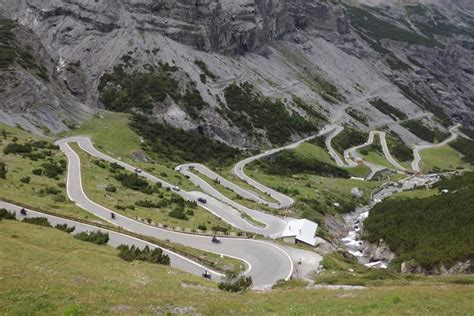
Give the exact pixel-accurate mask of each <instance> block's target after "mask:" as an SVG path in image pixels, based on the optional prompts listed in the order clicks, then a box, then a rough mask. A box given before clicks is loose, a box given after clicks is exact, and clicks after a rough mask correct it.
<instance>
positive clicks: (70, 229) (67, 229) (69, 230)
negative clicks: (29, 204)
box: [54, 224, 76, 234]
mask: <svg viewBox="0 0 474 316" xmlns="http://www.w3.org/2000/svg"><path fill="white" fill-rule="evenodd" d="M54 228H56V229H58V230H60V231H63V232H65V233H68V234H70V233H72V232H73V231H75V230H76V227H75V226H72V227H69V226H67V224H57V225H56V226H54Z"/></svg>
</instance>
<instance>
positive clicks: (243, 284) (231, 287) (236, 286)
mask: <svg viewBox="0 0 474 316" xmlns="http://www.w3.org/2000/svg"><path fill="white" fill-rule="evenodd" d="M252 284H253V282H252V277H250V276H248V277H246V276H243V275H239V274H237V273H235V272H227V273H226V276H225V279H224V280H222V281H221V282H219V284H218V287H219V289H221V290H224V291H228V292H243V291H245V290H247V289H248V288H249V287H251V286H252Z"/></svg>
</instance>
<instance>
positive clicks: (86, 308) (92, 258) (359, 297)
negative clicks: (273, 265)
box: [0, 221, 474, 315]
mask: <svg viewBox="0 0 474 316" xmlns="http://www.w3.org/2000/svg"><path fill="white" fill-rule="evenodd" d="M0 239H1V240H2V242H1V243H0V271H2V273H1V277H2V278H1V282H0V314H5V315H91V314H101V315H108V314H118V313H122V314H131V315H137V314H177V313H188V314H203V315H223V314H236V315H242V314H245V315H289V314H293V315H311V314H314V313H322V314H357V315H360V314H364V315H380V314H387V315H399V314H401V313H405V314H420V313H422V314H423V313H425V314H430V315H436V314H438V315H446V314H466V313H469V312H470V311H472V310H473V308H474V290H473V286H472V285H455V284H437V283H433V284H414V285H408V286H404V287H400V286H390V287H377V288H376V289H373V288H367V289H362V290H354V291H341V290H324V289H323V290H314V289H305V288H303V287H302V286H304V285H305V284H304V282H289V283H283V284H280V285H279V286H278V289H276V290H273V291H270V292H262V293H258V292H246V293H243V294H232V293H227V292H222V291H219V290H218V289H217V288H216V285H215V284H214V283H212V282H208V281H205V280H203V279H201V278H198V277H194V276H191V275H188V274H185V273H182V272H180V271H177V270H175V269H173V268H170V267H166V266H160V265H152V264H149V263H145V262H138V261H135V262H132V263H128V262H126V261H123V260H121V259H120V258H119V257H118V256H117V250H115V249H113V248H111V247H107V246H97V245H94V244H91V243H86V242H81V241H79V240H76V239H74V238H73V237H72V236H68V235H66V234H65V233H63V232H60V231H57V230H54V229H50V228H44V227H38V226H33V225H29V224H24V223H19V222H11V221H2V222H0ZM98 263H100V264H98Z"/></svg>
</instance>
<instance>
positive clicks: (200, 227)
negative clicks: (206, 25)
mask: <svg viewBox="0 0 474 316" xmlns="http://www.w3.org/2000/svg"><path fill="white" fill-rule="evenodd" d="M197 229H199V230H202V231H206V230H207V226H206V225H204V224H199V226H198V227H197Z"/></svg>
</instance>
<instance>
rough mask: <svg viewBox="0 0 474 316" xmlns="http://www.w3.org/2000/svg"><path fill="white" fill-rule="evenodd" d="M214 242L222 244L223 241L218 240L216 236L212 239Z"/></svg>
mask: <svg viewBox="0 0 474 316" xmlns="http://www.w3.org/2000/svg"><path fill="white" fill-rule="evenodd" d="M212 242H213V243H215V244H220V243H221V242H222V241H221V240H220V239H219V238H217V237H216V236H214V237H212Z"/></svg>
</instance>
